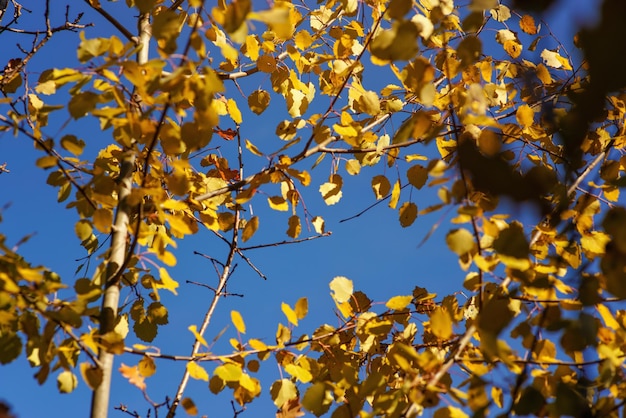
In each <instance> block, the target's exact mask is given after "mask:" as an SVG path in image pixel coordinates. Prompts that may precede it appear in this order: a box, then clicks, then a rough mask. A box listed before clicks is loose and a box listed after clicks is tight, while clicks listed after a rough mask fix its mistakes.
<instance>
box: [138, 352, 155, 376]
mask: <svg viewBox="0 0 626 418" xmlns="http://www.w3.org/2000/svg"><path fill="white" fill-rule="evenodd" d="M137 367H138V369H139V373H141V375H142V376H145V377H150V376H152V375H153V374H154V373H156V364H154V360H152V357H149V356H143V358H142V359H141V360H139V364H137Z"/></svg>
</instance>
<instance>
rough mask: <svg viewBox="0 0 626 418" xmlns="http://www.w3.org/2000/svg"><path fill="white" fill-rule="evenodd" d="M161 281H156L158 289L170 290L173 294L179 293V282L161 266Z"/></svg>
mask: <svg viewBox="0 0 626 418" xmlns="http://www.w3.org/2000/svg"><path fill="white" fill-rule="evenodd" d="M159 278H160V279H161V280H160V282H158V283H156V288H157V289H165V290H169V291H170V292H172V293H173V294H175V295H177V294H178V292H176V289H177V288H178V282H177V281H176V280H174V279H172V277H171V276H170V274H169V273H168V272H167V270H166V269H165V268H164V267H161V268H159Z"/></svg>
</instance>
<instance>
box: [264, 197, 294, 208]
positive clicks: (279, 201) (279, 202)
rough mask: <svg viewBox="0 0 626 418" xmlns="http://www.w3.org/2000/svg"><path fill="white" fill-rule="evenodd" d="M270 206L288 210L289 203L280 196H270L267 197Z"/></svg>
mask: <svg viewBox="0 0 626 418" xmlns="http://www.w3.org/2000/svg"><path fill="white" fill-rule="evenodd" d="M267 203H269V205H270V208H272V209H274V210H279V211H282V212H285V211H287V210H289V203H287V201H286V200H285V199H284V198H283V197H282V196H271V197H268V198H267Z"/></svg>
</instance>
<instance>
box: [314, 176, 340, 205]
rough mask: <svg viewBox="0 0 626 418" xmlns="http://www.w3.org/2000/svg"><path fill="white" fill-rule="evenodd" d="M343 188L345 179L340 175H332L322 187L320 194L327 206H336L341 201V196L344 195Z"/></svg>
mask: <svg viewBox="0 0 626 418" xmlns="http://www.w3.org/2000/svg"><path fill="white" fill-rule="evenodd" d="M342 186H343V179H342V178H341V176H340V175H339V174H333V175H331V176H330V178H329V180H328V182H326V183H324V184H322V185H321V186H320V193H321V194H322V197H323V198H324V202H326V204H327V205H334V204H335V203H337V202H339V200H341V196H342V195H343V192H342V191H341V187H342Z"/></svg>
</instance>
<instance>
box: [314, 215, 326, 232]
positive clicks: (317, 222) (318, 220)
mask: <svg viewBox="0 0 626 418" xmlns="http://www.w3.org/2000/svg"><path fill="white" fill-rule="evenodd" d="M311 223H312V224H313V228H314V229H315V232H317V233H318V234H323V233H324V232H325V230H324V219H323V218H322V217H321V216H316V217H315V218H313V219H312V220H311Z"/></svg>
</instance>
